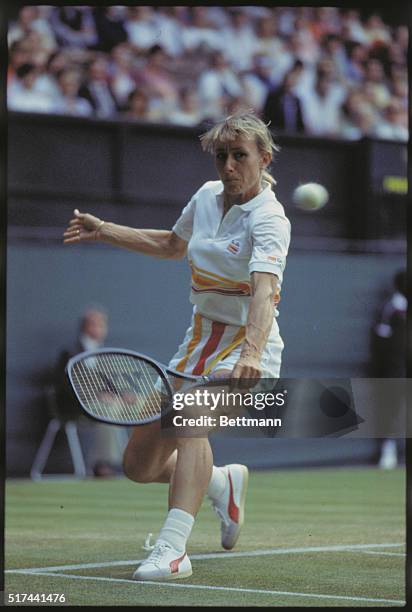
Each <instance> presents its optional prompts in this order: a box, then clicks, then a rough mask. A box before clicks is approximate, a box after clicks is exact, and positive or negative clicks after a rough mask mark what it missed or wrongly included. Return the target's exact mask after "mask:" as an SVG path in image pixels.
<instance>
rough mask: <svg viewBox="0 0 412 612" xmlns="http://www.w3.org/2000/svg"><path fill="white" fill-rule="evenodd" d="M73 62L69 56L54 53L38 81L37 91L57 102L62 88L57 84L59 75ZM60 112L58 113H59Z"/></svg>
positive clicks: (57, 52)
mask: <svg viewBox="0 0 412 612" xmlns="http://www.w3.org/2000/svg"><path fill="white" fill-rule="evenodd" d="M70 65H71V62H70V60H69V58H68V57H67V55H66V54H65V53H63V52H61V51H56V52H55V53H52V54H51V55H50V56H49V58H48V60H47V63H46V65H45V67H44V70H43V71H42V72H41V73H40V74H39V77H38V79H37V81H36V89H37V90H38V91H41V92H42V93H44V94H45V95H46V96H48V97H49V98H51V99H52V100H55V99H57V98H58V97H59V95H60V88H59V85H58V82H57V78H58V75H59V74H60V73H61V72H62V71H63V70H66V69H68V68H69V67H70ZM57 112H58V111H57Z"/></svg>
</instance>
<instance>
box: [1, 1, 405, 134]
mask: <svg viewBox="0 0 412 612" xmlns="http://www.w3.org/2000/svg"><path fill="white" fill-rule="evenodd" d="M8 48H9V69H8V76H7V83H8V94H7V97H8V108H9V109H10V110H14V111H25V112H42V113H51V114H63V115H75V116H90V117H98V118H109V119H112V118H123V119H127V120H129V121H134V120H136V121H141V122H155V123H162V124H165V123H168V124H176V125H186V126H196V125H200V124H202V123H205V122H207V121H210V120H212V121H213V120H217V119H219V118H221V117H223V116H225V115H227V114H230V113H232V112H235V111H237V110H241V109H251V108H253V109H255V111H256V112H257V113H258V114H259V115H260V116H262V118H264V119H265V120H267V121H271V126H272V127H273V128H274V129H275V130H279V131H284V132H287V133H305V134H313V135H322V136H331V137H338V138H346V139H359V138H361V137H362V136H365V135H366V136H373V137H377V138H387V139H394V140H403V141H405V140H407V138H408V82H407V61H406V58H407V48H408V28H407V26H406V25H398V26H396V27H393V26H389V25H388V24H386V23H384V22H383V20H382V18H381V17H380V16H379V14H370V15H369V16H368V17H367V18H361V15H360V13H359V11H358V10H356V9H349V8H348V9H345V8H335V7H318V8H313V7H263V6H239V7H221V6H220V7H215V6H192V7H186V6H176V7H164V6H160V7H151V6H98V7H88V6H67V7H64V6H62V7H53V6H24V7H22V8H21V9H20V10H19V13H18V15H17V17H16V20H15V21H12V22H11V23H10V24H9V30H8Z"/></svg>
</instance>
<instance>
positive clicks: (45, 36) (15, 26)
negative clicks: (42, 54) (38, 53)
mask: <svg viewBox="0 0 412 612" xmlns="http://www.w3.org/2000/svg"><path fill="white" fill-rule="evenodd" d="M40 8H41V7H37V6H23V7H22V8H21V9H20V11H19V16H18V19H17V21H16V22H14V23H12V24H10V28H9V30H8V34H7V42H8V46H9V47H10V46H11V45H12V44H13V43H14V42H18V41H21V40H23V39H25V38H26V37H27V35H28V34H29V32H32V31H34V32H37V33H38V34H39V35H40V37H41V45H42V48H43V49H45V50H46V51H48V52H51V51H54V50H55V49H56V48H57V43H56V39H55V36H54V34H53V30H52V28H51V26H50V24H49V22H48V21H47V19H45V18H43V17H42V15H41V13H40Z"/></svg>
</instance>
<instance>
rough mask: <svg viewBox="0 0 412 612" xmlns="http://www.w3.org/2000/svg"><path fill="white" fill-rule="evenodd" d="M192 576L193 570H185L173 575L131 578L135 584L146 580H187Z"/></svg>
mask: <svg viewBox="0 0 412 612" xmlns="http://www.w3.org/2000/svg"><path fill="white" fill-rule="evenodd" d="M192 574H193V570H192V569H191V570H190V571H189V570H187V571H186V572H179V573H175V574H168V575H167V576H153V577H152V578H135V577H134V576H133V580H136V582H146V581H148V580H150V581H152V580H178V579H179V578H189V576H191V575H192Z"/></svg>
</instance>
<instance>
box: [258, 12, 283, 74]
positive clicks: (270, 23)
mask: <svg viewBox="0 0 412 612" xmlns="http://www.w3.org/2000/svg"><path fill="white" fill-rule="evenodd" d="M277 26H278V22H277V19H276V15H275V14H274V13H273V12H270V13H269V15H268V16H267V17H261V18H259V19H258V20H257V22H256V31H255V35H256V43H255V53H264V54H265V55H268V56H269V57H271V58H272V61H273V63H274V64H275V63H276V61H277V59H278V57H279V56H280V54H281V53H282V50H283V44H282V41H281V39H280V36H279V35H278V28H277Z"/></svg>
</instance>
